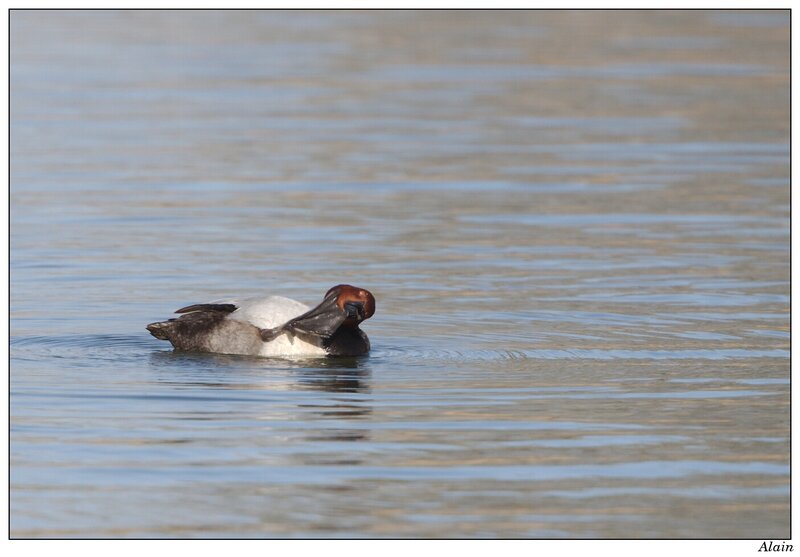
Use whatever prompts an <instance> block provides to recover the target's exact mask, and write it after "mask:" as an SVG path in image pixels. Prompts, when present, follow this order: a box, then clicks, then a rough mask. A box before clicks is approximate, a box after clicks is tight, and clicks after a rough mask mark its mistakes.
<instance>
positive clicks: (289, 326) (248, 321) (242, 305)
mask: <svg viewBox="0 0 800 557" xmlns="http://www.w3.org/2000/svg"><path fill="white" fill-rule="evenodd" d="M175 313H177V314H181V315H180V317H176V318H172V319H168V320H166V321H159V322H155V323H150V324H149V325H147V327H146V328H147V330H148V331H150V334H151V335H153V336H154V337H156V338H157V339H160V340H168V341H169V342H170V343H172V346H173V347H174V348H175V349H176V350H183V351H192V352H215V353H219V354H243V355H250V356H266V357H287V356H302V357H326V356H362V355H364V354H367V353H368V352H369V350H370V343H369V338H368V337H367V335H366V333H365V332H364V331H362V330H361V329H360V328H359V325H360V324H361V322H362V321H364V320H366V319H369V318H370V317H372V316H373V315H374V314H375V297H374V296H373V295H372V293H371V292H370V291H368V290H365V289H363V288H359V287H356V286H352V285H349V284H338V285H336V286H334V287H332V288H330V289H329V290H328V291H327V292H326V293H325V296H324V297H323V299H322V301H321V302H320V303H319V304H318V305H317V306H316V307H314V308H311V307H309V306H307V305H306V304H303V303H302V302H298V301H296V300H292V299H290V298H285V297H283V296H266V297H257V298H245V299H241V300H227V301H216V302H209V303H204V304H194V305H190V306H186V307H183V308H181V309H179V310H176V311H175Z"/></svg>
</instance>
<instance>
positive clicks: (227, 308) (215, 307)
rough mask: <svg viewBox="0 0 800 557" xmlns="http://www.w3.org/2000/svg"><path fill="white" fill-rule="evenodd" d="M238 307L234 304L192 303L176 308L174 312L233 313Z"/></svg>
mask: <svg viewBox="0 0 800 557" xmlns="http://www.w3.org/2000/svg"><path fill="white" fill-rule="evenodd" d="M237 309H238V306H237V305H236V304H214V303H211V304H194V305H192V306H186V307H185V308H181V309H176V310H175V313H190V312H192V311H221V312H222V313H233V312H234V311H236V310H237Z"/></svg>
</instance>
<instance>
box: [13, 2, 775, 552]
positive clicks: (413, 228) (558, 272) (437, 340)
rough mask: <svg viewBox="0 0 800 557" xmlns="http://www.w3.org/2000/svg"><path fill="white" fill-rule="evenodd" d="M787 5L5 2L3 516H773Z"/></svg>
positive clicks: (144, 526) (297, 525)
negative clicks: (286, 318)
mask: <svg viewBox="0 0 800 557" xmlns="http://www.w3.org/2000/svg"><path fill="white" fill-rule="evenodd" d="M788 24H789V20H788V12H738V13H737V12H699V11H692V12H653V11H650V12H641V13H640V12H614V13H605V12H589V13H583V12H525V13H515V12H475V13H469V12H420V13H414V12H391V13H387V12H377V11H372V12H366V13H362V12H352V11H349V12H323V13H311V12H297V11H294V12H255V13H252V12H224V13H218V12H168V11H160V12H144V11H141V12H86V11H82V12H68V11H59V12H47V11H35V12H34V11H14V12H12V15H11V134H12V135H11V534H12V536H14V537H407V536H408V537H553V538H562V537H565V538H573V537H583V538H585V537H621V538H629V537H648V538H652V537H659V538H669V537H680V538H686V537H689V538H692V537H705V538H708V537H712V538H714V537H725V538H727V537H737V538H738V537H746V538H760V539H764V538H786V537H788V536H789V272H790V271H789V135H788V131H789V112H788V110H789V91H788V87H789V71H788V70H789V66H788V56H789V42H788V40H789V34H788ZM340 282H349V283H353V284H357V285H359V286H363V287H365V288H369V289H370V290H371V291H372V292H373V293H374V294H375V296H376V298H377V300H378V305H377V313H376V315H375V317H374V318H373V319H371V320H370V321H368V322H367V323H366V324H365V325H364V329H365V330H366V331H367V332H368V334H369V335H370V338H371V340H372V345H373V351H372V353H371V354H370V356H369V357H366V358H359V359H341V360H288V361H287V360H269V359H259V358H249V357H236V356H223V355H202V354H185V353H174V352H172V351H171V350H169V348H168V346H166V345H165V343H163V342H160V341H157V340H156V339H154V338H152V337H150V336H149V335H148V334H147V332H146V331H145V330H144V325H145V324H146V323H149V322H151V321H155V320H159V319H163V318H165V317H168V316H169V314H170V312H171V311H172V310H174V309H176V308H178V307H182V306H185V305H188V304H190V303H196V302H202V301H207V300H212V299H217V298H221V297H224V296H226V295H256V294H259V293H277V294H283V295H287V296H291V297H294V298H296V299H299V300H301V301H303V302H305V303H309V304H313V303H316V302H317V301H318V300H319V299H320V298H321V297H322V295H323V293H324V292H325V291H326V290H327V289H328V288H329V287H330V286H332V285H334V284H337V283H340Z"/></svg>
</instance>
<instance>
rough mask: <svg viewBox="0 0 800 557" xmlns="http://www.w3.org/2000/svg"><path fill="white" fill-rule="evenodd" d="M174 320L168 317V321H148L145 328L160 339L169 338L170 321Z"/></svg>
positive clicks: (170, 330)
mask: <svg viewBox="0 0 800 557" xmlns="http://www.w3.org/2000/svg"><path fill="white" fill-rule="evenodd" d="M173 321H175V320H174V319H170V320H169V321H161V322H159V323H150V324H149V325H148V326H147V330H148V331H150V334H151V335H153V336H154V337H156V338H157V339H160V340H170V334H171V332H172V322H173Z"/></svg>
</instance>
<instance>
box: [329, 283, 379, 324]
mask: <svg viewBox="0 0 800 557" xmlns="http://www.w3.org/2000/svg"><path fill="white" fill-rule="evenodd" d="M334 295H335V297H336V298H335V299H336V306H337V307H338V308H339V309H340V310H342V311H343V312H344V314H345V315H346V317H347V319H346V320H347V322H350V323H353V324H358V323H360V322H361V321H364V320H365V319H369V318H370V317H372V316H373V315H374V314H375V296H373V295H372V292H370V291H369V290H364V289H363V288H358V287H357V286H351V285H349V284H338V285H336V286H334V287H333V288H331V289H330V290H328V291H327V292H326V293H325V299H326V300H327V299H329V298H331V297H332V296H334Z"/></svg>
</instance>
